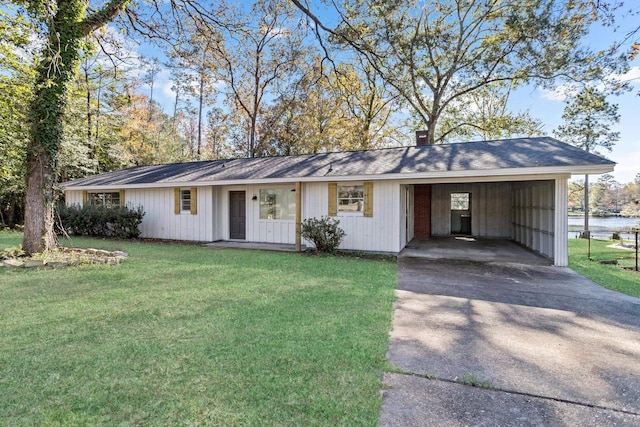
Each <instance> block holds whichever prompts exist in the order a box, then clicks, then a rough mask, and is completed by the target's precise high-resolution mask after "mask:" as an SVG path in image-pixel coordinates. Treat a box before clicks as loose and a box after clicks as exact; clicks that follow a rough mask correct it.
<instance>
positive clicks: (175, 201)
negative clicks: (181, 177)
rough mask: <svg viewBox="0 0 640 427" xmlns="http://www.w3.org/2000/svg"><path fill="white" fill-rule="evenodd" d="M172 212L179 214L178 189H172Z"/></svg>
mask: <svg viewBox="0 0 640 427" xmlns="http://www.w3.org/2000/svg"><path fill="white" fill-rule="evenodd" d="M173 213H174V214H176V215H180V189H179V188H174V189H173Z"/></svg>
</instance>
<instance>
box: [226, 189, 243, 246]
mask: <svg viewBox="0 0 640 427" xmlns="http://www.w3.org/2000/svg"><path fill="white" fill-rule="evenodd" d="M245 200H246V195H245V192H244V191H230V192H229V238H230V239H240V240H244V239H246V231H245V230H246V222H247V210H246V206H245Z"/></svg>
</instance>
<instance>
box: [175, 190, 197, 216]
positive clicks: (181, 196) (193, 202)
mask: <svg viewBox="0 0 640 427" xmlns="http://www.w3.org/2000/svg"><path fill="white" fill-rule="evenodd" d="M173 201H174V204H173V213H175V214H176V215H180V214H182V213H185V212H189V213H190V214H191V215H197V214H198V189H197V188H196V187H191V188H188V189H183V188H174V189H173Z"/></svg>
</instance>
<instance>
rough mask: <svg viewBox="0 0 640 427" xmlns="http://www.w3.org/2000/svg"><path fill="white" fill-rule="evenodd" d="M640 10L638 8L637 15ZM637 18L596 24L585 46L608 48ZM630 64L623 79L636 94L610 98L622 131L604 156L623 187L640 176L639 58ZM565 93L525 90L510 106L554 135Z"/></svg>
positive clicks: (621, 17)
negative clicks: (611, 23) (528, 115)
mask: <svg viewBox="0 0 640 427" xmlns="http://www.w3.org/2000/svg"><path fill="white" fill-rule="evenodd" d="M637 11H638V10H637V9H636V13H637ZM637 18H638V17H637V16H636V17H634V16H627V15H626V14H625V13H620V14H618V16H617V24H618V25H619V27H618V28H615V29H614V28H612V27H602V26H601V25H599V24H596V25H594V26H593V28H592V30H591V32H590V34H589V36H588V37H587V38H586V39H585V43H586V44H587V45H589V46H590V47H592V48H593V49H605V48H606V47H608V46H610V45H611V44H612V43H613V42H614V40H619V39H621V38H622V37H623V36H624V34H626V33H627V32H629V31H631V30H632V29H633V28H634V26H637V25H638V19H637ZM630 65H631V69H630V71H629V72H628V73H627V74H626V75H625V76H623V77H622V78H623V79H624V80H628V81H629V82H630V83H631V86H632V91H631V92H627V93H624V94H623V95H620V96H612V97H610V98H609V102H611V103H613V104H618V112H619V114H620V122H619V123H618V124H616V125H614V126H612V129H613V130H614V131H617V132H620V140H619V141H618V142H617V143H616V145H615V146H614V148H613V150H612V151H611V152H610V153H609V152H607V151H604V152H602V153H601V154H602V155H604V156H605V157H607V158H608V159H611V160H613V161H614V162H616V163H617V165H616V167H615V170H614V173H612V175H613V176H614V177H615V179H616V180H617V181H618V182H620V183H623V184H624V183H627V182H631V181H633V180H634V177H635V176H636V174H638V173H640V96H638V95H639V94H640V58H636V59H635V60H634V61H633V62H632V63H631V64H630ZM561 92H562V91H561V90H559V91H556V92H551V91H547V90H544V89H541V88H535V87H523V88H520V89H518V90H517V91H515V92H514V93H513V94H512V96H511V98H510V107H511V108H512V109H513V110H516V111H524V110H528V111H529V112H530V113H531V115H532V116H533V117H536V118H538V119H540V120H542V122H543V123H544V130H545V133H546V134H548V135H552V132H553V130H554V129H556V128H557V127H558V125H560V124H561V123H562V118H561V116H562V112H563V109H564V107H565V102H564V101H565V98H564V96H563V95H562V93H561ZM596 178H597V177H596Z"/></svg>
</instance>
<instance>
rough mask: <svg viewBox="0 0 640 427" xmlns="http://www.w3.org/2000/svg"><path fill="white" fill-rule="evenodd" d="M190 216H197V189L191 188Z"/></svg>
mask: <svg viewBox="0 0 640 427" xmlns="http://www.w3.org/2000/svg"><path fill="white" fill-rule="evenodd" d="M190 191H191V215H197V214H198V189H197V188H196V187H191V189H190Z"/></svg>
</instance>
